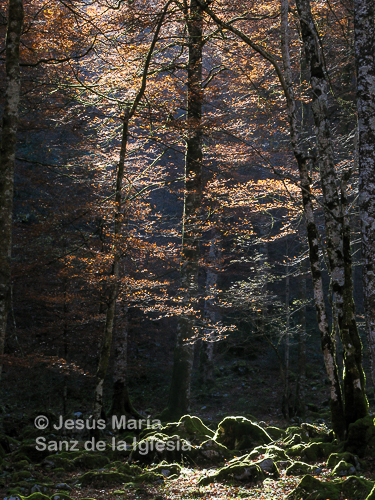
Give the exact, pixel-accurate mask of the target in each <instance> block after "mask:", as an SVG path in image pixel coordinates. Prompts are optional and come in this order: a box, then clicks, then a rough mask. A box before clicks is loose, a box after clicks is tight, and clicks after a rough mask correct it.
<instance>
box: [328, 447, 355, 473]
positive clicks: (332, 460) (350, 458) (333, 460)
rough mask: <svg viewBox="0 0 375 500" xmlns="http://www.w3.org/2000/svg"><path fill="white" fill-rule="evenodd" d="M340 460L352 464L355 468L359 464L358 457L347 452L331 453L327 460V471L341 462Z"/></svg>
mask: <svg viewBox="0 0 375 500" xmlns="http://www.w3.org/2000/svg"><path fill="white" fill-rule="evenodd" d="M341 460H344V461H345V462H348V463H351V464H354V465H355V466H357V465H358V463H359V461H358V457H357V456H356V455H354V454H353V453H350V452H348V451H344V452H342V453H331V455H330V456H329V457H328V460H327V467H328V468H329V469H333V468H335V467H336V465H337V464H338V463H339V462H341Z"/></svg>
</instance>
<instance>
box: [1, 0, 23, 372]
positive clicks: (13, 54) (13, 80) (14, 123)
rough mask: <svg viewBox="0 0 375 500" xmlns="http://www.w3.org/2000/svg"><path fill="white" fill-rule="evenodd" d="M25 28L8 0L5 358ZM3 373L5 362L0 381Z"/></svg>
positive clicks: (19, 6) (19, 8) (16, 3)
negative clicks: (22, 41) (21, 67)
mask: <svg viewBox="0 0 375 500" xmlns="http://www.w3.org/2000/svg"><path fill="white" fill-rule="evenodd" d="M22 25H23V1H22V0H9V8H8V24H7V33H6V41H5V70H6V89H5V106H4V113H3V122H2V136H1V150H0V239H1V244H0V356H2V355H3V354H4V345H5V334H6V327H7V319H8V310H9V304H10V293H11V289H10V287H11V251H12V216H13V182H14V164H15V155H16V143H17V127H18V114H19V111H18V105H19V100H20V89H21V75H20V68H19V59H20V39H21V33H22ZM1 371H2V359H0V377H1Z"/></svg>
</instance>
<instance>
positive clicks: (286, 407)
mask: <svg viewBox="0 0 375 500" xmlns="http://www.w3.org/2000/svg"><path fill="white" fill-rule="evenodd" d="M286 258H287V259H288V258H289V249H288V239H287V240H286ZM289 302H290V276H289V265H288V264H287V266H286V276H285V312H286V317H285V359H284V362H285V383H284V395H283V407H284V412H283V413H284V415H285V416H286V418H290V417H291V414H290V413H291V412H290V409H291V405H290V396H291V393H290V387H289V378H290V377H289V375H290V374H289V370H290V368H289V365H290V337H289V335H290V333H289V330H290V306H289Z"/></svg>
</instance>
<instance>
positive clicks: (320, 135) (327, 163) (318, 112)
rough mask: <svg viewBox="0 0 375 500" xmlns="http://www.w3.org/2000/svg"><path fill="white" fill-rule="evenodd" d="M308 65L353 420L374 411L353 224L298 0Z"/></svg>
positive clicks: (309, 25)
mask: <svg viewBox="0 0 375 500" xmlns="http://www.w3.org/2000/svg"><path fill="white" fill-rule="evenodd" d="M296 6H297V10H298V16H299V19H300V28H301V35H302V41H303V46H304V50H305V57H306V61H307V67H308V68H309V71H310V86H311V89H312V91H313V92H312V96H313V97H312V110H313V115H314V121H315V127H316V142H317V150H318V156H319V158H318V161H319V168H320V177H321V185H322V191H323V201H324V216H325V231H326V240H327V254H328V260H329V267H330V269H329V271H330V275H331V282H332V291H333V296H334V305H335V307H336V310H337V316H338V327H339V333H340V339H341V341H342V345H343V351H344V381H343V384H344V395H345V419H346V425H347V426H348V425H349V424H350V423H351V422H354V421H355V420H357V419H359V418H362V417H364V416H366V415H367V414H368V403H367V399H366V394H365V376H364V372H363V367H362V344H361V340H360V337H359V333H358V329H357V324H356V321H355V309H354V300H353V282H352V267H351V253H350V226H349V223H348V221H346V217H347V215H346V213H345V207H344V205H343V194H342V193H343V189H342V190H341V192H342V193H341V199H340V196H339V189H338V188H339V186H338V180H337V175H336V169H335V163H334V152H333V143H332V137H331V122H330V118H329V112H328V94H329V85H328V81H327V77H326V74H325V68H324V63H323V55H322V53H321V48H320V46H319V35H318V33H317V31H316V27H315V24H314V20H313V17H312V13H311V5H310V1H309V0H296Z"/></svg>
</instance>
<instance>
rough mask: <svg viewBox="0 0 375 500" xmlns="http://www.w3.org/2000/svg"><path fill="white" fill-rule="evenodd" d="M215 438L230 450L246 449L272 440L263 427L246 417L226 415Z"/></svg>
mask: <svg viewBox="0 0 375 500" xmlns="http://www.w3.org/2000/svg"><path fill="white" fill-rule="evenodd" d="M214 439H215V441H217V442H218V443H220V444H222V445H224V446H226V447H227V448H228V449H229V450H245V449H247V448H254V447H255V446H257V445H259V444H268V443H270V442H271V441H272V439H271V437H270V436H269V435H268V434H267V432H266V431H265V430H264V429H262V427H260V426H259V425H257V424H255V423H253V422H251V421H250V420H247V418H244V417H226V418H225V419H224V420H222V421H221V422H220V423H219V426H218V428H217V431H216V433H215V436H214Z"/></svg>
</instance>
